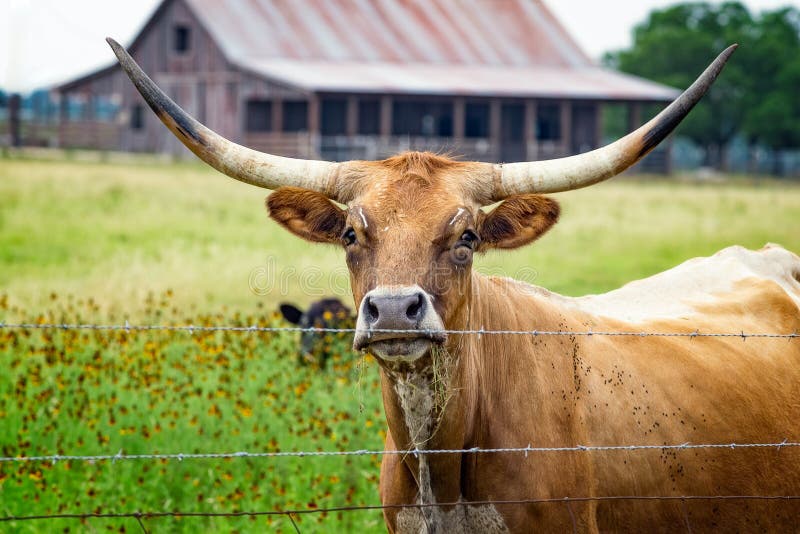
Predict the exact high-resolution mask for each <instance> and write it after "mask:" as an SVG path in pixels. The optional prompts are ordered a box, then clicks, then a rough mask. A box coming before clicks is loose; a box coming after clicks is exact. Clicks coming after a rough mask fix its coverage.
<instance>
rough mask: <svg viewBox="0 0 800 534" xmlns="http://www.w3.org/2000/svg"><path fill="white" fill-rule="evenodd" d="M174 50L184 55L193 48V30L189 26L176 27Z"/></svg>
mask: <svg viewBox="0 0 800 534" xmlns="http://www.w3.org/2000/svg"><path fill="white" fill-rule="evenodd" d="M173 35H174V45H175V46H174V48H175V51H176V52H178V53H179V54H184V53H186V52H188V51H189V48H190V47H191V44H192V43H191V35H192V32H191V29H190V28H189V27H188V26H175V31H174V34H173Z"/></svg>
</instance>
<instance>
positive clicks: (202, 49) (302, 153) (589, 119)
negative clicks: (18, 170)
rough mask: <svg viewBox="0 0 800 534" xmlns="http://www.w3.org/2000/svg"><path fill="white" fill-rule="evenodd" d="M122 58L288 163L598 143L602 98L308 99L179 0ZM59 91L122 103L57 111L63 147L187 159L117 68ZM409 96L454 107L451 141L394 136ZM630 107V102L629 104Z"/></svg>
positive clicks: (555, 150)
mask: <svg viewBox="0 0 800 534" xmlns="http://www.w3.org/2000/svg"><path fill="white" fill-rule="evenodd" d="M176 26H182V27H186V28H189V31H190V46H189V50H188V51H186V52H183V53H181V52H177V51H175V49H174V42H173V39H174V31H175V27H176ZM130 52H131V54H132V56H133V57H134V59H135V60H136V61H137V62H138V63H139V64H140V65H141V66H142V68H143V69H144V70H145V72H147V73H148V74H149V75H150V76H151V77H152V78H153V80H154V81H155V82H156V83H157V84H158V85H159V86H160V87H161V88H162V89H163V90H164V91H165V92H166V93H167V94H168V95H169V96H170V97H171V98H173V99H174V100H175V101H176V102H177V103H178V104H179V105H180V106H181V107H183V108H184V109H185V110H186V111H187V112H188V113H190V114H191V115H193V116H195V117H197V118H198V120H200V121H201V122H203V123H204V124H206V125H207V126H208V127H209V128H211V129H213V130H215V131H216V132H218V133H220V134H221V135H223V136H225V137H227V138H229V139H231V140H233V141H235V142H237V143H240V144H243V145H245V146H249V147H251V148H254V149H256V150H262V151H266V152H271V153H275V154H280V155H284V156H289V157H302V158H326V159H336V160H343V159H376V158H382V157H386V156H389V155H392V154H395V153H397V152H400V151H403V150H434V151H439V152H444V153H449V154H453V155H454V156H460V157H463V158H466V159H477V160H484V161H496V162H499V161H516V160H521V159H526V160H541V159H551V158H557V157H562V156H566V155H569V154H571V153H575V152H583V151H585V150H587V149H591V148H595V147H597V146H598V145H599V138H600V127H599V125H600V119H601V115H600V113H601V111H600V110H601V108H602V102H597V101H590V100H586V101H577V100H568V99H550V100H541V99H510V98H469V99H465V98H463V97H447V96H442V95H439V96H435V97H431V96H424V95H399V94H398V95H357V94H344V95H342V94H336V93H329V94H327V93H326V94H315V93H313V92H309V91H303V90H298V89H296V88H293V87H290V86H288V85H286V83H279V82H275V81H272V80H270V79H267V78H265V77H264V76H263V75H259V74H256V73H254V72H250V71H248V70H244V69H242V68H241V67H239V66H236V65H234V64H233V63H231V62H230V61H228V59H226V57H225V55H224V53H223V51H222V49H221V48H220V47H219V46H218V45H217V43H216V42H215V41H214V39H213V38H212V36H211V34H210V33H209V32H208V31H207V30H206V28H205V27H204V26H203V24H202V23H201V21H200V19H198V17H197V16H195V14H194V13H193V11H192V8H191V7H190V4H188V3H187V2H186V0H166V1H165V2H164V3H163V4H162V5H161V6H160V7H159V9H158V10H157V11H156V13H155V14H154V15H153V17H152V18H151V20H150V21H149V22H148V23H147V25H146V26H145V27H144V29H143V30H142V32H141V33H140V34H139V36H138V37H137V38H136V40H135V41H134V43H133V44H132V45H131V46H130ZM60 92H61V96H62V98H68V97H74V96H78V97H80V98H81V99H83V100H84V101H87V102H88V101H91V99H92V98H94V97H98V96H103V97H105V98H110V99H111V100H112V101H114V102H119V103H120V112H119V114H118V115H117V117H116V118H115V119H114V120H113V121H111V122H105V123H102V122H100V121H98V118H97V117H94V116H92V114H91V113H86V114H85V116H82V117H80V118H79V119H78V120H76V121H67V120H66V116H65V114H64V113H63V111H64V109H65V108H64V109H62V120H61V126H60V128H59V133H60V135H59V138H60V145H61V146H62V147H74V148H97V149H103V150H106V149H115V150H122V151H133V152H160V153H170V154H174V155H179V156H185V157H191V154H190V153H189V151H188V150H187V149H185V148H184V147H183V146H182V145H181V144H180V142H179V141H178V140H177V139H176V138H174V136H172V134H171V133H170V132H169V131H168V130H167V129H166V128H164V127H163V125H162V124H161V123H160V122H159V120H158V119H157V118H156V116H155V115H154V114H152V113H151V112H150V110H149V108H148V107H147V105H146V104H145V102H144V100H143V99H142V98H141V96H140V95H139V94H138V92H137V91H136V89H135V88H134V86H133V84H131V83H130V81H129V80H128V78H127V76H125V74H124V73H123V72H122V70H121V69H120V68H119V67H116V66H115V67H110V68H107V69H104V70H101V71H98V72H97V73H95V74H93V75H90V76H87V77H85V78H83V79H80V80H77V81H75V82H72V83H70V84H67V85H65V86H63V87H62V89H61V91H60ZM326 97H335V98H342V97H344V98H346V99H347V100H348V102H349V104H348V118H347V127H346V129H347V131H348V132H350V134H351V135H342V136H325V137H321V136H320V135H319V109H320V106H319V101H320V99H322V98H326ZM361 98H368V99H371V100H376V99H380V108H379V109H380V128H379V129H380V133H379V134H378V135H375V136H368V135H355V134H354V132H355V131H356V130H357V124H358V111H357V108H358V102H359V99H361ZM249 100H267V101H270V102H272V112H273V115H272V121H271V122H272V124H271V131H268V132H248V131H246V117H245V112H246V103H247V102H248V101H249ZM297 100H302V101H307V102H308V113H309V117H308V131H307V132H298V133H287V132H282V131H281V129H282V128H281V121H282V117H281V114H280V110H281V103H282V102H287V101H297ZM413 100H425V101H432V100H436V101H441V102H453V110H454V113H455V115H454V116H453V117H452V119H453V135H452V136H451V137H417V136H407V135H406V136H402V135H394V134H393V130H392V120H393V118H392V114H393V111H392V102H393V101H413ZM475 101H482V102H485V103H487V104H488V105H489V107H490V123H489V127H488V136H487V137H486V138H483V139H474V138H466V137H465V136H464V117H463V112H464V107H465V104H466V103H467V102H475ZM544 103H548V104H557V105H558V106H559V109H560V118H561V125H560V128H561V136H560V139H554V140H548V141H543V140H537V139H536V117H537V109H538V107H539V106H540V105H543V104H544ZM137 106H141V108H142V114H141V117H142V124H141V127H140V128H137V129H134V128H132V127H131V124H130V119H131V116H132V113H133V110H134V108H135V107H137ZM636 108H638V106H634V109H636ZM520 114H521V115H522V119H521V121H522V127H521V128H520V125H519V121H520V118H519V117H518V115H520ZM631 115H633V113H632V114H631ZM667 162H668V158H667V157H664V153H662V154H660V155H654V156H651V157H650V158H648V162H647V163H649V164H651V165H654V167H655V168H661V169H662V170H667V169H666V167H667ZM647 163H646V164H645V165H643V167H644V166H646V165H647Z"/></svg>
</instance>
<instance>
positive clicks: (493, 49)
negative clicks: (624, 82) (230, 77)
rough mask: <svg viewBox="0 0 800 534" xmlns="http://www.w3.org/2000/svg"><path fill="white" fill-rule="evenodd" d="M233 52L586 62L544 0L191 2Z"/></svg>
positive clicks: (352, 58) (479, 62) (362, 58)
mask: <svg viewBox="0 0 800 534" xmlns="http://www.w3.org/2000/svg"><path fill="white" fill-rule="evenodd" d="M186 1H187V2H188V4H189V5H190V6H191V7H192V8H193V10H194V12H195V14H196V15H197V16H198V17H199V18H200V19H201V20H202V21H203V23H204V24H205V26H206V27H207V28H208V29H209V31H210V32H211V33H212V35H213V36H214V37H215V39H216V41H217V43H218V44H219V45H220V46H221V47H222V48H223V50H224V51H225V52H226V53H228V54H229V55H230V57H231V58H239V57H242V56H244V55H255V56H258V57H261V58H283V59H295V60H327V61H367V62H371V61H388V62H397V63H440V64H441V63H445V64H452V63H457V64H472V65H515V66H523V65H548V66H585V65H588V64H590V63H591V62H590V60H589V58H588V57H587V56H586V55H585V54H584V53H583V52H582V51H581V49H580V48H579V47H578V45H577V44H576V43H575V42H574V41H573V40H572V39H571V38H570V36H569V35H568V34H567V32H566V31H565V30H564V29H563V28H562V27H561V25H560V24H559V23H558V22H557V21H556V20H555V18H554V17H553V16H552V14H551V13H550V11H549V10H548V9H547V8H546V7H545V6H544V4H543V3H542V2H541V0H226V1H225V2H220V1H219V0H186Z"/></svg>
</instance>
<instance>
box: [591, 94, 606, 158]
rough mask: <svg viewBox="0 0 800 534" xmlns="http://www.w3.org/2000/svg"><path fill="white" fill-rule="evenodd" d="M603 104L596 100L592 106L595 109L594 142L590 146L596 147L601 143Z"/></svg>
mask: <svg viewBox="0 0 800 534" xmlns="http://www.w3.org/2000/svg"><path fill="white" fill-rule="evenodd" d="M604 108H605V106H604V105H603V103H602V102H597V103H596V104H595V106H594V110H595V118H594V120H595V123H594V142H593V145H594V146H593V147H592V148H598V147H600V146H602V145H603V110H604Z"/></svg>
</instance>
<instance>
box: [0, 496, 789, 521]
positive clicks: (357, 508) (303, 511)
mask: <svg viewBox="0 0 800 534" xmlns="http://www.w3.org/2000/svg"><path fill="white" fill-rule="evenodd" d="M741 500H747V501H796V500H800V495H675V496H673V495H611V496H597V497H551V498H542V499H509V500H496V501H460V502H447V503H408V504H372V505H353V506H334V507H329V508H298V509H294V510H253V511H240V512H180V511H171V512H105V513H104V512H99V513H97V512H85V513H58V514H39V515H21V516H15V515H9V516H0V522H11V521H36V520H42V519H51V520H52V519H125V518H128V519H131V518H141V519H153V518H162V517H187V518H191V517H259V516H281V515H288V516H291V515H310V514H331V513H336V512H366V511H375V510H392V509H405V508H418V509H420V508H432V507H453V506H488V505H492V506H513V505H523V504H551V503H567V504H569V503H581V502H609V501H612V502H613V501H741Z"/></svg>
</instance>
